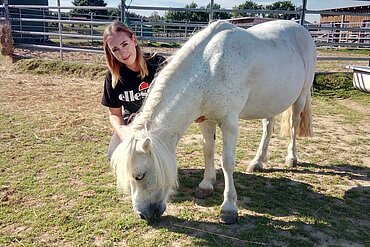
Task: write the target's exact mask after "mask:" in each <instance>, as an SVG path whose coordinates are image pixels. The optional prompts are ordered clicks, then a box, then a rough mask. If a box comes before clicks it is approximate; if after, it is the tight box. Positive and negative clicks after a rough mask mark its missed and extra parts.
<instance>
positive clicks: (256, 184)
mask: <svg viewBox="0 0 370 247" xmlns="http://www.w3.org/2000/svg"><path fill="white" fill-rule="evenodd" d="M299 166H300V169H294V168H293V169H289V172H292V173H296V174H298V175H300V176H306V175H312V174H316V175H318V177H320V176H331V177H334V176H335V177H336V179H341V177H346V178H347V179H348V178H349V179H350V180H351V179H352V178H353V179H358V180H362V181H364V182H369V183H367V184H370V178H369V176H370V169H368V168H363V167H356V166H352V165H350V164H340V165H333V166H326V167H323V166H319V165H317V164H309V163H302V164H299ZM302 167H303V169H302ZM313 168H317V169H313ZM306 169H307V170H306ZM282 171H285V172H286V171H287V169H266V171H265V172H264V173H267V174H263V173H262V174H261V173H254V174H247V173H241V172H235V173H234V180H235V186H236V190H237V193H238V208H239V211H240V214H239V218H238V222H237V223H236V224H235V225H222V224H220V223H218V222H217V221H216V220H215V219H211V220H210V222H206V221H201V220H193V219H187V218H186V217H182V216H179V217H176V216H175V215H164V216H163V219H162V220H161V221H160V222H159V223H157V224H155V225H154V226H155V227H158V228H166V229H168V230H169V231H173V232H176V233H181V234H186V235H189V236H191V237H193V238H195V239H196V241H197V244H200V245H204V246H259V245H269V246H270V245H273V246H286V245H287V244H288V245H291V246H298V245H301V244H303V245H304V246H313V245H315V244H319V245H320V244H321V245H341V244H347V245H349V244H358V245H360V246H361V245H364V244H365V245H366V244H370V234H369V233H370V186H362V187H354V188H352V189H349V190H347V191H345V192H344V193H345V194H344V195H342V196H340V195H338V196H330V195H326V194H323V193H320V185H318V186H316V185H317V184H320V182H319V181H317V182H315V188H314V187H312V186H311V185H310V184H308V183H305V182H300V181H295V180H293V179H290V178H288V176H285V174H283V175H281V174H282V173H281V172H282ZM272 173H276V176H275V175H274V174H272ZM272 175H274V176H272ZM202 177H203V170H202V169H182V170H179V184H180V185H179V189H178V192H177V194H176V195H175V196H174V197H173V198H172V199H171V203H172V204H175V205H176V204H178V203H181V202H185V201H193V202H194V204H195V205H196V206H201V207H216V209H215V210H216V211H219V206H220V205H221V204H222V201H223V188H224V184H223V178H222V172H221V171H218V172H217V179H218V181H219V182H218V183H217V184H216V186H215V192H214V195H213V196H212V197H210V198H206V199H202V200H200V199H195V198H194V191H195V187H194V186H195V185H197V184H199V182H200V181H201V179H202ZM306 178H309V176H306ZM327 186H329V185H327ZM338 191H340V190H338ZM194 210H197V209H194ZM189 218H191V217H189ZM195 218H196V217H195ZM198 218H199V217H198Z"/></svg>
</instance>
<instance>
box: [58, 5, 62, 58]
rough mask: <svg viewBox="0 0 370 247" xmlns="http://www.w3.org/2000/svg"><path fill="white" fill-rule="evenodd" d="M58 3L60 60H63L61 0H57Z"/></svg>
mask: <svg viewBox="0 0 370 247" xmlns="http://www.w3.org/2000/svg"><path fill="white" fill-rule="evenodd" d="M57 5H58V7H59V8H58V21H59V22H58V29H59V54H60V60H62V61H63V49H62V48H63V39H62V12H61V10H60V0H57Z"/></svg>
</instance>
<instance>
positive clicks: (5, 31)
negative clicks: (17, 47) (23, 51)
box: [0, 23, 14, 57]
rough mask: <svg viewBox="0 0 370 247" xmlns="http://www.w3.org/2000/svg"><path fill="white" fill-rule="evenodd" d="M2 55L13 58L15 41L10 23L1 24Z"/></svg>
mask: <svg viewBox="0 0 370 247" xmlns="http://www.w3.org/2000/svg"><path fill="white" fill-rule="evenodd" d="M0 53H1V55H2V56H10V57H11V56H13V54H14V41H13V36H12V30H11V26H10V25H9V23H1V24H0Z"/></svg>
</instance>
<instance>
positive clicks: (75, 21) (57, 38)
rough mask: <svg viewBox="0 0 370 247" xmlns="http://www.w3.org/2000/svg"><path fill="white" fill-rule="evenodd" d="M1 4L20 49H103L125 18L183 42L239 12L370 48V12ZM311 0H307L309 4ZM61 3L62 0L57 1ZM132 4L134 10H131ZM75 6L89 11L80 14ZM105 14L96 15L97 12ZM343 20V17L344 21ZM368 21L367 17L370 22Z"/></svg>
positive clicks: (141, 29) (141, 33)
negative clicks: (218, 17)
mask: <svg viewBox="0 0 370 247" xmlns="http://www.w3.org/2000/svg"><path fill="white" fill-rule="evenodd" d="M4 2H5V4H4V5H3V6H0V20H2V21H6V20H9V21H10V23H11V26H12V33H13V38H14V42H15V45H16V47H25V48H39V49H54V50H59V51H60V59H62V60H63V51H83V52H92V53H102V52H103V48H102V35H103V31H104V29H105V27H106V26H107V25H108V24H109V23H111V22H112V21H113V20H115V19H119V20H123V21H124V22H125V23H126V24H128V25H129V26H130V28H131V29H132V30H133V31H134V32H135V34H136V36H137V37H138V38H139V40H142V41H148V42H166V43H170V44H171V43H177V44H178V43H183V42H186V41H187V40H188V39H189V38H190V37H191V36H192V35H193V34H194V33H196V32H197V31H199V30H201V29H202V28H204V27H205V26H207V25H208V23H209V22H212V21H213V20H214V16H215V13H239V14H244V15H250V16H253V17H249V18H248V17H247V18H234V19H228V20H229V21H230V22H232V23H234V24H236V25H238V26H240V27H243V28H249V27H250V26H253V25H255V24H257V23H259V22H263V21H269V20H270V19H267V18H262V17H263V16H266V15H268V14H273V15H275V16H278V15H291V16H294V17H295V19H296V21H297V22H299V23H300V24H301V25H303V26H305V27H306V28H307V29H308V30H309V31H310V33H311V35H312V37H313V38H314V40H315V43H316V45H317V46H318V47H321V46H325V47H351V48H365V49H368V48H370V13H359V12H340V13H333V12H330V11H314V10H307V9H306V7H305V4H303V7H301V8H300V9H296V10H294V11H283V10H265V9H264V10H250V9H249V10H248V9H247V10H235V9H213V1H211V5H210V8H208V9H204V8H196V9H195V8H193V9H191V8H168V7H153V6H151V7H149V6H126V5H125V1H122V2H123V4H122V5H121V6H123V7H122V8H118V7H117V8H114V7H96V6H71V7H65V6H44V5H8V4H7V1H4ZM305 2H306V0H303V3H305ZM58 3H59V1H58ZM128 7H129V9H128ZM75 10H84V11H85V12H86V13H83V14H81V13H80V14H75ZM128 10H129V11H134V10H146V11H154V12H158V11H162V12H163V11H166V12H169V11H179V12H188V13H205V14H207V15H208V21H205V22H194V21H176V20H163V19H160V18H158V16H157V17H155V16H152V17H140V18H137V17H136V18H134V17H130V15H129V12H128ZM98 11H100V12H102V13H104V14H96V12H98ZM307 14H311V15H312V14H315V15H334V14H336V15H341V16H350V17H355V16H357V17H358V16H360V17H364V18H363V19H365V21H363V22H360V23H356V22H351V23H347V22H344V21H341V22H332V23H329V24H315V23H314V24H311V23H309V22H307V21H305V16H306V15H307ZM343 20H344V19H343ZM367 20H368V21H367ZM319 59H320V60H366V61H367V60H369V58H368V57H350V58H348V57H319Z"/></svg>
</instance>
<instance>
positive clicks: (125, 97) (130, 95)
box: [118, 90, 148, 102]
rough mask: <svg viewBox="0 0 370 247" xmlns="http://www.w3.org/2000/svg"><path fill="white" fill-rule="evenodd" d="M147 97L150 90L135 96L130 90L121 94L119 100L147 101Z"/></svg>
mask: <svg viewBox="0 0 370 247" xmlns="http://www.w3.org/2000/svg"><path fill="white" fill-rule="evenodd" d="M146 96H148V90H143V91H141V92H138V93H135V94H134V91H133V90H130V91H123V93H122V94H120V95H119V96H118V98H119V99H120V100H121V101H126V102H133V101H137V100H142V99H145V98H146Z"/></svg>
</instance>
